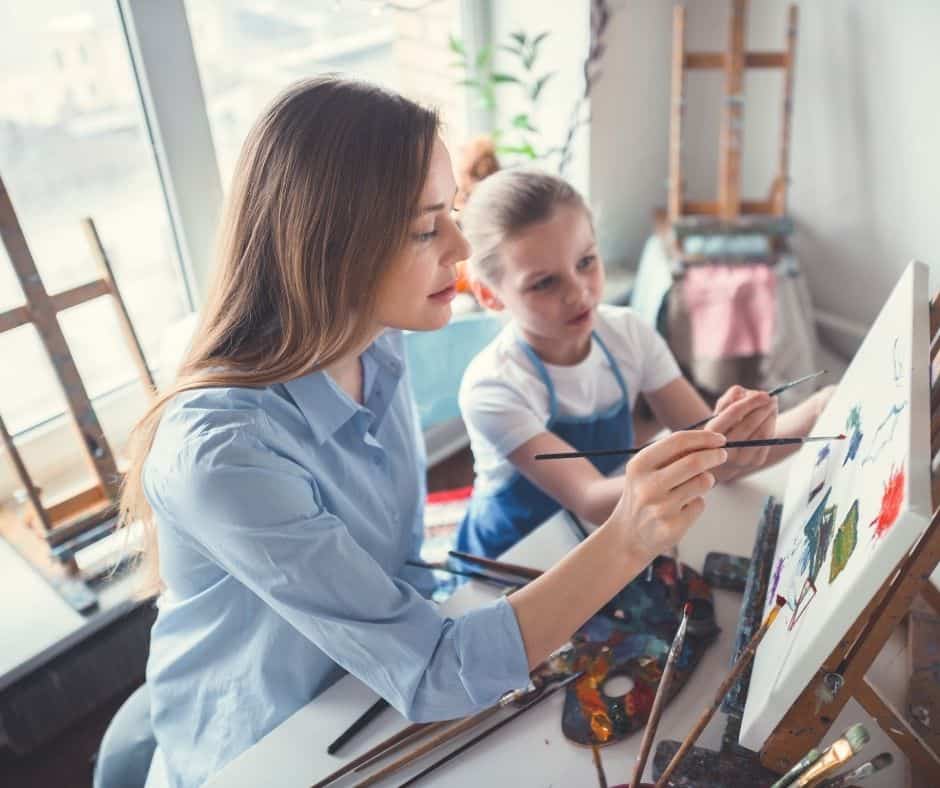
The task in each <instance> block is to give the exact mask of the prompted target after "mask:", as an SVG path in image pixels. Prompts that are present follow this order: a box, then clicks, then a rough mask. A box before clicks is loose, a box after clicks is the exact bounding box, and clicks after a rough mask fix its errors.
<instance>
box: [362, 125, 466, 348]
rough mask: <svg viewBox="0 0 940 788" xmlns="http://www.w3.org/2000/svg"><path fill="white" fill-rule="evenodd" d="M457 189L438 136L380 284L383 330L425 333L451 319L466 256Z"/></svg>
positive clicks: (379, 315) (379, 312)
mask: <svg viewBox="0 0 940 788" xmlns="http://www.w3.org/2000/svg"><path fill="white" fill-rule="evenodd" d="M456 193H457V184H456V182H455V181H454V175H453V170H452V169H451V164H450V155H449V154H448V152H447V148H446V147H445V146H444V143H443V142H441V140H440V138H438V139H437V140H436V141H435V143H434V150H433V151H432V153H431V164H430V168H429V169H428V177H427V180H426V181H425V183H424V189H423V190H422V192H421V200H420V202H419V208H418V214H417V215H416V216H415V217H414V218H413V219H412V222H411V226H410V228H409V238H408V240H407V242H406V243H405V247H404V249H402V251H401V252H400V253H399V255H398V257H397V258H396V259H395V260H394V261H393V262H392V264H391V266H390V267H389V269H388V270H387V271H386V273H385V275H384V276H383V277H382V281H381V282H380V284H379V288H378V299H377V302H376V303H377V306H376V320H377V322H378V323H379V325H380V326H381V327H382V328H401V329H409V330H412V331H429V330H432V329H435V328H441V327H442V326H444V325H446V324H447V321H448V320H450V315H451V311H450V302H451V301H452V300H453V299H454V296H455V295H456V294H457V290H456V283H457V263H458V262H459V261H460V260H465V259H466V258H467V257H469V256H470V246H469V245H468V244H467V239H466V238H464V237H463V234H462V233H461V232H460V230H459V229H458V227H457V224H456V220H455V217H454V216H453V207H454V196H455V195H456Z"/></svg>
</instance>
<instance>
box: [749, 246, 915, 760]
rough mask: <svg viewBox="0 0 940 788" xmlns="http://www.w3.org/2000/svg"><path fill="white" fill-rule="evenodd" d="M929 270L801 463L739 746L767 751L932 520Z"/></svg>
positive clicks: (891, 314) (889, 319)
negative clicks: (772, 617) (829, 438)
mask: <svg viewBox="0 0 940 788" xmlns="http://www.w3.org/2000/svg"><path fill="white" fill-rule="evenodd" d="M927 277H928V270H927V266H925V265H924V264H923V263H916V262H915V263H911V264H910V265H909V266H908V267H907V269H906V270H905V272H904V274H903V275H902V277H901V279H900V280H899V282H898V284H897V285H896V287H895V289H894V291H893V292H892V293H891V295H890V296H889V298H888V300H887V302H886V303H885V306H884V307H883V309H882V310H881V313H880V314H879V316H878V318H877V320H876V321H875V323H874V324H873V326H872V328H871V330H870V331H869V333H868V336H867V337H866V338H865V341H864V342H863V343H862V346H861V347H860V348H859V351H858V353H857V354H856V356H855V358H854V359H853V361H852V364H851V366H850V367H849V369H848V370H847V371H846V373H845V376H844V377H843V378H842V380H841V381H840V382H839V386H838V389H837V391H836V393H835V394H834V395H833V397H832V399H831V401H830V402H829V404H828V406H827V407H826V409H825V411H824V412H823V414H822V415H821V416H820V418H819V421H818V423H817V425H816V427H815V428H814V430H813V434H815V435H838V434H840V433H845V434H846V435H847V439H846V440H841V441H833V442H831V443H807V444H805V445H804V446H803V447H802V449H801V450H800V452H799V454H798V455H797V456H796V457H795V458H794V459H793V461H792V467H791V470H790V476H789V478H788V481H787V490H786V494H785V495H784V500H783V514H782V519H781V524H780V533H779V536H778V539H777V548H776V553H775V555H774V563H773V566H772V568H771V584H770V589H769V592H768V596H767V600H766V605H765V613H766V611H767V610H769V608H770V606H771V605H772V604H773V600H774V598H775V596H776V595H777V594H780V595H782V596H784V597H785V598H786V600H787V604H786V606H785V607H784V608H783V610H782V611H781V613H780V616H779V617H778V618H777V621H776V623H775V624H774V626H773V627H772V628H771V629H770V631H769V632H768V633H767V635H766V637H765V638H764V640H763V641H762V642H761V645H760V647H759V648H758V650H757V654H756V656H755V659H754V667H753V672H752V675H751V683H750V688H749V690H748V698H747V704H746V706H745V710H744V719H743V721H742V726H741V736H740V741H741V744H742V745H744V746H745V747H748V748H750V749H753V750H759V749H761V747H762V746H763V745H764V742H765V741H766V740H767V738H768V737H769V736H770V734H771V733H772V731H773V730H774V728H775V727H776V725H777V724H778V723H779V722H780V720H781V719H782V718H783V716H784V714H785V713H786V712H787V711H788V710H789V709H790V707H791V706H792V704H793V703H794V701H795V700H796V699H797V697H798V696H799V695H800V693H801V692H802V690H803V689H804V688H805V687H806V686H807V685H808V683H809V682H810V680H811V679H812V677H813V676H814V675H815V674H816V672H817V671H818V670H819V668H820V666H821V665H822V663H823V662H824V660H825V659H826V658H827V657H828V656H829V654H830V653H831V652H832V649H833V648H835V646H836V644H837V643H838V642H839V640H840V639H841V638H842V637H843V635H845V633H846V631H847V630H848V628H849V627H850V626H851V625H852V623H853V622H854V621H855V620H856V618H857V617H858V615H859V614H860V613H861V612H862V610H863V609H864V608H865V606H866V605H867V604H868V602H869V601H870V600H871V598H872V597H873V596H874V594H875V593H876V592H877V591H878V589H879V588H880V587H881V586H882V585H883V584H884V582H885V580H886V579H887V578H888V576H889V575H890V573H891V571H892V570H893V569H894V568H895V566H897V563H898V561H899V560H900V559H901V558H902V557H903V556H904V555H905V554H906V553H907V552H909V551H910V549H911V547H912V546H913V545H914V543H915V542H916V541H917V539H918V537H919V536H920V535H921V534H922V533H923V531H924V529H925V528H926V526H927V524H928V523H929V520H930V515H931V507H930V448H929V444H930V428H929V423H930V395H929V367H928V341H929V340H928V334H929V311H928V309H929V307H928V304H929V299H928V293H927Z"/></svg>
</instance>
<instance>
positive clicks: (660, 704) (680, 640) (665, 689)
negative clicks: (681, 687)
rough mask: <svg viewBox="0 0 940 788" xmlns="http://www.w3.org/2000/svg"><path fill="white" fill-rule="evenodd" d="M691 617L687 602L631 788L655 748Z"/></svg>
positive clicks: (689, 604)
mask: <svg viewBox="0 0 940 788" xmlns="http://www.w3.org/2000/svg"><path fill="white" fill-rule="evenodd" d="M690 615H692V603H691V602H686V603H685V607H684V608H682V620H681V621H680V622H679V628H678V629H677V630H676V636H675V637H674V638H673V639H672V646H671V647H670V648H669V654H668V655H667V656H666V664H665V666H664V667H663V674H662V676H660V678H659V686H658V687H657V688H656V697H654V698H653V707H652V708H651V709H650V716H649V719H648V720H647V722H646V730H645V731H644V732H643V741H642V742H641V744H640V754H639V756H638V757H637V761H636V766H635V767H634V768H633V779H632V780H631V781H630V788H637V787H638V786H639V784H640V780H641V779H642V777H643V769H645V768H646V759H647V758H648V757H649V754H650V750H651V749H652V747H653V739H655V738H656V729H657V728H658V727H659V719H660V717H661V716H662V713H663V708H665V706H666V698H667V697H668V695H669V687H670V685H671V684H672V674H673V672H674V671H675V668H676V662H678V661H679V655H680V654H681V653H682V647H683V646H684V645H685V632H686V629H688V626H689V616H690Z"/></svg>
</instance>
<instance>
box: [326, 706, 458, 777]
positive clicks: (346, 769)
mask: <svg viewBox="0 0 940 788" xmlns="http://www.w3.org/2000/svg"><path fill="white" fill-rule="evenodd" d="M445 725H447V723H446V722H414V723H412V724H411V725H408V726H407V727H405V728H402V730H400V731H399V732H398V733H396V734H394V735H392V736H389V737H388V738H387V739H385V740H384V741H381V742H379V743H378V744H376V745H375V747H372V748H371V749H369V750H366V752H364V753H363V754H362V755H360V756H358V757H356V758H353V759H352V760H351V761H350V762H349V763H345V764H343V765H342V766H340V767H339V769H337V770H336V771H335V772H331V773H330V774H328V775H327V776H326V777H324V778H323V779H322V780H320V781H319V782H315V783H314V784H313V785H312V786H310V788H324V786H326V785H329V784H330V783H332V782H335V781H336V780H338V779H339V778H340V777H342V776H343V775H346V774H349V773H350V772H351V771H353V770H354V769H355V768H356V767H357V766H361V765H362V764H364V763H369V762H371V761H372V760H374V759H376V758H378V757H379V756H382V755H384V754H387V753H388V752H389V751H391V750H393V749H394V748H395V747H397V746H399V745H400V744H402V743H403V742H406V741H409V740H411V739H413V738H415V737H417V736H418V734H421V735H422V736H423V735H425V734H428V733H431V732H432V731H433V730H435V729H436V728H441V727H444V726H445Z"/></svg>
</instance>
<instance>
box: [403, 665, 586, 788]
mask: <svg viewBox="0 0 940 788" xmlns="http://www.w3.org/2000/svg"><path fill="white" fill-rule="evenodd" d="M581 675H582V674H581V673H574V674H572V675H571V676H568V678H566V679H563V680H562V681H560V682H558V683H557V684H555V685H554V686H552V687H549V688H548V689H545V690H543V691H542V692H541V693H540V694H539V695H538V696H537V697H536V698H535V700H533V701H530V702H529V703H527V704H526V705H525V706H523V707H522V708H521V709H519V710H518V711H515V712H513V713H512V714H510V715H509V716H508V717H506V718H505V719H502V720H500V721H499V722H497V723H496V724H495V725H493V726H492V727H490V728H487V729H486V730H485V731H483V732H482V733H479V734H477V735H476V736H474V737H473V738H472V739H470V741H468V742H465V743H464V744H462V745H460V746H459V747H458V748H457V749H456V750H454V751H453V752H451V753H448V754H447V755H445V756H444V757H443V758H441V759H440V760H438V761H435V762H434V763H432V764H431V765H430V766H428V767H427V768H426V769H424V771H421V772H419V773H418V774H416V775H415V776H414V777H412V778H411V779H410V780H406V781H405V782H403V783H402V784H401V785H400V786H398V788H406V786H409V785H414V784H415V783H416V782H418V780H420V779H422V778H423V777H426V776H427V775H429V774H430V773H431V772H433V771H435V770H436V769H438V768H440V767H441V766H443V765H444V764H445V763H447V762H448V761H451V760H453V759H454V758H456V757H457V756H458V755H460V754H462V753H464V752H466V751H467V750H469V749H470V748H471V747H473V745H475V744H477V743H478V742H481V741H483V739H485V738H487V737H488V736H491V735H492V734H494V733H496V731H498V730H499V729H500V728H502V727H503V726H504V725H508V724H509V723H510V722H512V721H513V720H514V719H516V718H517V717H519V716H521V715H523V714H525V713H526V712H527V711H529V709H532V708H534V707H535V706H538V705H539V704H540V703H541V702H542V701H544V700H546V699H547V698H550V697H551V696H552V695H554V694H555V693H556V692H558V690H560V689H563V688H564V687H566V686H568V685H569V684H570V683H571V682H573V681H577V680H578V679H579V678H581Z"/></svg>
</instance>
